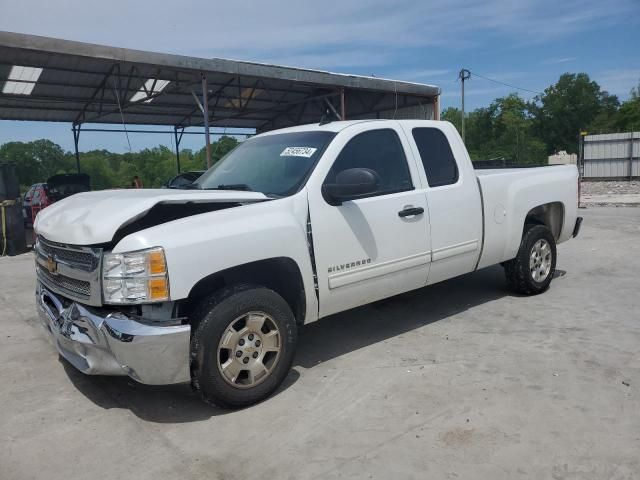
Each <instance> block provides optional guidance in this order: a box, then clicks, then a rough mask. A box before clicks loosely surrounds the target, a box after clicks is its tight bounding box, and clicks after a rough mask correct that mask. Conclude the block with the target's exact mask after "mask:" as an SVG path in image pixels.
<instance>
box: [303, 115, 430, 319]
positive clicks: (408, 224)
mask: <svg viewBox="0 0 640 480" xmlns="http://www.w3.org/2000/svg"><path fill="white" fill-rule="evenodd" d="M375 127H376V128H375V129H372V127H371V122H365V123H360V124H355V125H353V126H350V127H347V129H345V130H343V131H342V132H340V133H339V134H338V136H336V138H335V139H334V140H333V142H332V143H331V144H330V146H329V147H328V149H327V151H326V152H325V155H324V156H323V161H322V162H321V164H320V165H318V168H316V170H315V171H314V174H313V176H312V178H310V180H309V183H308V184H307V185H308V195H309V209H310V219H311V225H312V241H313V246H314V253H315V261H316V267H317V281H318V289H319V292H320V315H321V316H326V315H330V314H332V313H336V312H339V311H342V310H346V309H348V308H352V307H356V306H359V305H363V304H366V303H370V302H373V301H375V300H379V299H381V298H385V297H389V296H391V295H395V294H398V293H402V292H405V291H408V290H411V289H414V288H419V287H422V286H424V285H425V284H426V280H427V275H428V267H429V260H430V256H429V250H430V247H429V235H428V224H429V218H428V213H429V212H428V209H427V197H426V195H425V193H424V191H423V190H422V188H421V181H420V177H419V174H418V169H417V165H416V163H415V159H414V158H413V156H412V154H411V151H410V150H409V145H408V142H407V140H406V138H405V137H404V134H403V133H402V130H401V129H400V127H399V125H398V122H395V121H385V122H375ZM356 167H360V168H370V169H372V170H375V171H376V172H377V173H378V175H379V176H380V179H381V183H380V188H379V191H378V192H377V193H375V194H374V195H371V196H369V197H368V198H361V199H357V200H351V201H347V202H343V204H342V205H340V206H332V205H330V204H329V203H328V202H327V201H326V200H325V198H324V197H323V195H322V192H321V187H322V184H323V183H332V182H333V181H334V178H335V176H336V174H337V173H339V172H340V171H343V170H346V169H349V168H356ZM408 208H416V209H418V210H417V211H419V212H420V213H418V214H415V215H409V216H402V215H401V212H403V210H406V209H408ZM414 211H415V210H414Z"/></svg>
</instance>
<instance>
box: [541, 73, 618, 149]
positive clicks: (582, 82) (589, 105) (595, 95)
mask: <svg viewBox="0 0 640 480" xmlns="http://www.w3.org/2000/svg"><path fill="white" fill-rule="evenodd" d="M618 105H619V102H618V99H617V97H615V96H612V95H609V94H608V93H607V92H606V91H604V90H602V89H601V88H600V85H598V84H597V83H596V82H594V81H592V80H591V79H590V78H589V75H587V74H586V73H577V74H575V73H565V74H563V75H561V76H560V79H559V80H558V81H557V82H556V83H555V84H554V85H551V86H550V87H548V88H547V89H545V91H544V94H542V95H539V96H537V97H536V99H535V102H534V103H532V104H531V106H530V109H531V111H532V112H533V113H534V116H535V131H536V133H537V135H538V136H539V137H540V138H541V139H542V140H543V141H544V143H545V145H546V149H547V152H548V153H552V152H553V151H554V150H566V151H568V152H574V153H575V151H576V148H577V137H578V134H579V132H580V131H581V130H585V129H588V128H590V127H592V126H594V127H597V128H599V129H601V130H602V129H606V128H610V126H611V124H612V122H613V120H612V118H611V117H612V116H614V115H615V112H616V110H617V108H618Z"/></svg>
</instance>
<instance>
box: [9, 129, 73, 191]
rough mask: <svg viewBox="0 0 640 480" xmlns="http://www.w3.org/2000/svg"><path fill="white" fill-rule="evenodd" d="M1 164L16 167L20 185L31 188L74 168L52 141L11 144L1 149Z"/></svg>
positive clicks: (62, 151)
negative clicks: (52, 176) (9, 164)
mask: <svg viewBox="0 0 640 480" xmlns="http://www.w3.org/2000/svg"><path fill="white" fill-rule="evenodd" d="M0 162H2V163H11V164H13V165H15V169H16V174H17V175H18V179H19V181H20V184H21V185H23V186H29V185H32V184H34V183H38V182H44V181H45V180H46V179H47V178H48V177H50V176H51V175H54V174H56V173H64V172H66V171H68V170H69V168H71V166H72V162H71V160H70V159H69V158H68V157H67V155H66V154H65V152H64V150H62V148H61V147H60V146H59V145H56V144H55V143H53V142H52V141H50V140H44V139H43V140H36V141H34V142H9V143H5V144H4V145H2V146H1V147H0Z"/></svg>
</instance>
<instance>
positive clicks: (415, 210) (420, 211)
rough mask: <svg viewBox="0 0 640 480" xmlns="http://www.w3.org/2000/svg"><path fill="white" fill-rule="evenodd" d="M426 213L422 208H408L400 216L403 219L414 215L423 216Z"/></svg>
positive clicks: (401, 211)
mask: <svg viewBox="0 0 640 480" xmlns="http://www.w3.org/2000/svg"><path fill="white" fill-rule="evenodd" d="M423 213H424V208H422V207H407V208H405V209H404V210H400V211H399V212H398V216H399V217H401V218H404V217H412V216H414V215H422V214H423Z"/></svg>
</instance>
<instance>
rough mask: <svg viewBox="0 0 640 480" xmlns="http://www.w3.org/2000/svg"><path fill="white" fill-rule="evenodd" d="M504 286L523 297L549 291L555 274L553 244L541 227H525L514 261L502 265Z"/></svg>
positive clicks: (545, 230)
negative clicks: (504, 279)
mask: <svg viewBox="0 0 640 480" xmlns="http://www.w3.org/2000/svg"><path fill="white" fill-rule="evenodd" d="M504 271H505V275H506V277H507V284H508V286H509V288H511V290H513V291H515V292H517V293H521V294H523V295H536V294H538V293H542V292H544V291H545V290H546V289H547V288H549V284H550V283H551V280H552V279H553V275H554V273H555V271H556V242H555V239H554V238H553V235H552V234H551V231H550V230H549V229H548V228H547V227H546V226H544V225H527V226H526V228H525V232H524V234H523V235H522V241H521V242H520V248H519V250H518V254H517V255H516V258H514V259H513V260H510V261H508V262H505V263H504Z"/></svg>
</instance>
